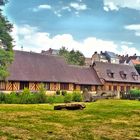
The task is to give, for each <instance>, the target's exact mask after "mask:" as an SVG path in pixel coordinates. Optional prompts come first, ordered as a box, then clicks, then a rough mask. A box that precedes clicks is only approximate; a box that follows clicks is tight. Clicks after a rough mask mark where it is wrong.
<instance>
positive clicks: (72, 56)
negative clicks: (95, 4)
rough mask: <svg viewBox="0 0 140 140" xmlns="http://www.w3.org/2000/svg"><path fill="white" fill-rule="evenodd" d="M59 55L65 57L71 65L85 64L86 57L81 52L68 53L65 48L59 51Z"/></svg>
mask: <svg viewBox="0 0 140 140" xmlns="http://www.w3.org/2000/svg"><path fill="white" fill-rule="evenodd" d="M59 55H60V56H63V57H65V59H66V61H67V62H68V63H69V64H73V65H81V66H82V65H84V64H85V57H84V55H83V54H82V53H81V52H80V51H75V50H71V51H68V50H67V49H66V48H65V47H62V48H61V49H60V50H59Z"/></svg>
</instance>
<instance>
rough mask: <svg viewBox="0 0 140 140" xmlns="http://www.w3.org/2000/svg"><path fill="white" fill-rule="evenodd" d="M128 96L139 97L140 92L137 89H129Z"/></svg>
mask: <svg viewBox="0 0 140 140" xmlns="http://www.w3.org/2000/svg"><path fill="white" fill-rule="evenodd" d="M130 95H131V97H140V90H139V89H131V90H130Z"/></svg>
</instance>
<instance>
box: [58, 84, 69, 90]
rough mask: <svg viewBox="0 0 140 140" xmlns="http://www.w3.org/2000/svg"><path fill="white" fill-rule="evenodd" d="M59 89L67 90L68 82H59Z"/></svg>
mask: <svg viewBox="0 0 140 140" xmlns="http://www.w3.org/2000/svg"><path fill="white" fill-rule="evenodd" d="M60 90H69V84H66V83H61V84H60Z"/></svg>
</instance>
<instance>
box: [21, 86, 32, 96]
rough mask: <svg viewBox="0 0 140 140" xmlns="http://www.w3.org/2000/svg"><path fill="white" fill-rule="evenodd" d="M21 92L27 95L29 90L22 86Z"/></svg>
mask: <svg viewBox="0 0 140 140" xmlns="http://www.w3.org/2000/svg"><path fill="white" fill-rule="evenodd" d="M22 94H23V95H29V94H30V90H29V89H28V88H24V89H23V92H22Z"/></svg>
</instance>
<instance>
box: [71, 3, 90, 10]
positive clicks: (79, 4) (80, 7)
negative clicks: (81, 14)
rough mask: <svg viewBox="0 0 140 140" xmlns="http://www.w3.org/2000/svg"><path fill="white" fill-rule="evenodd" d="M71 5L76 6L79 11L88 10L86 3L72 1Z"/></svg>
mask: <svg viewBox="0 0 140 140" xmlns="http://www.w3.org/2000/svg"><path fill="white" fill-rule="evenodd" d="M70 7H72V8H74V9H75V10H77V11H83V10H87V5H86V4H84V3H76V2H72V3H70Z"/></svg>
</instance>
